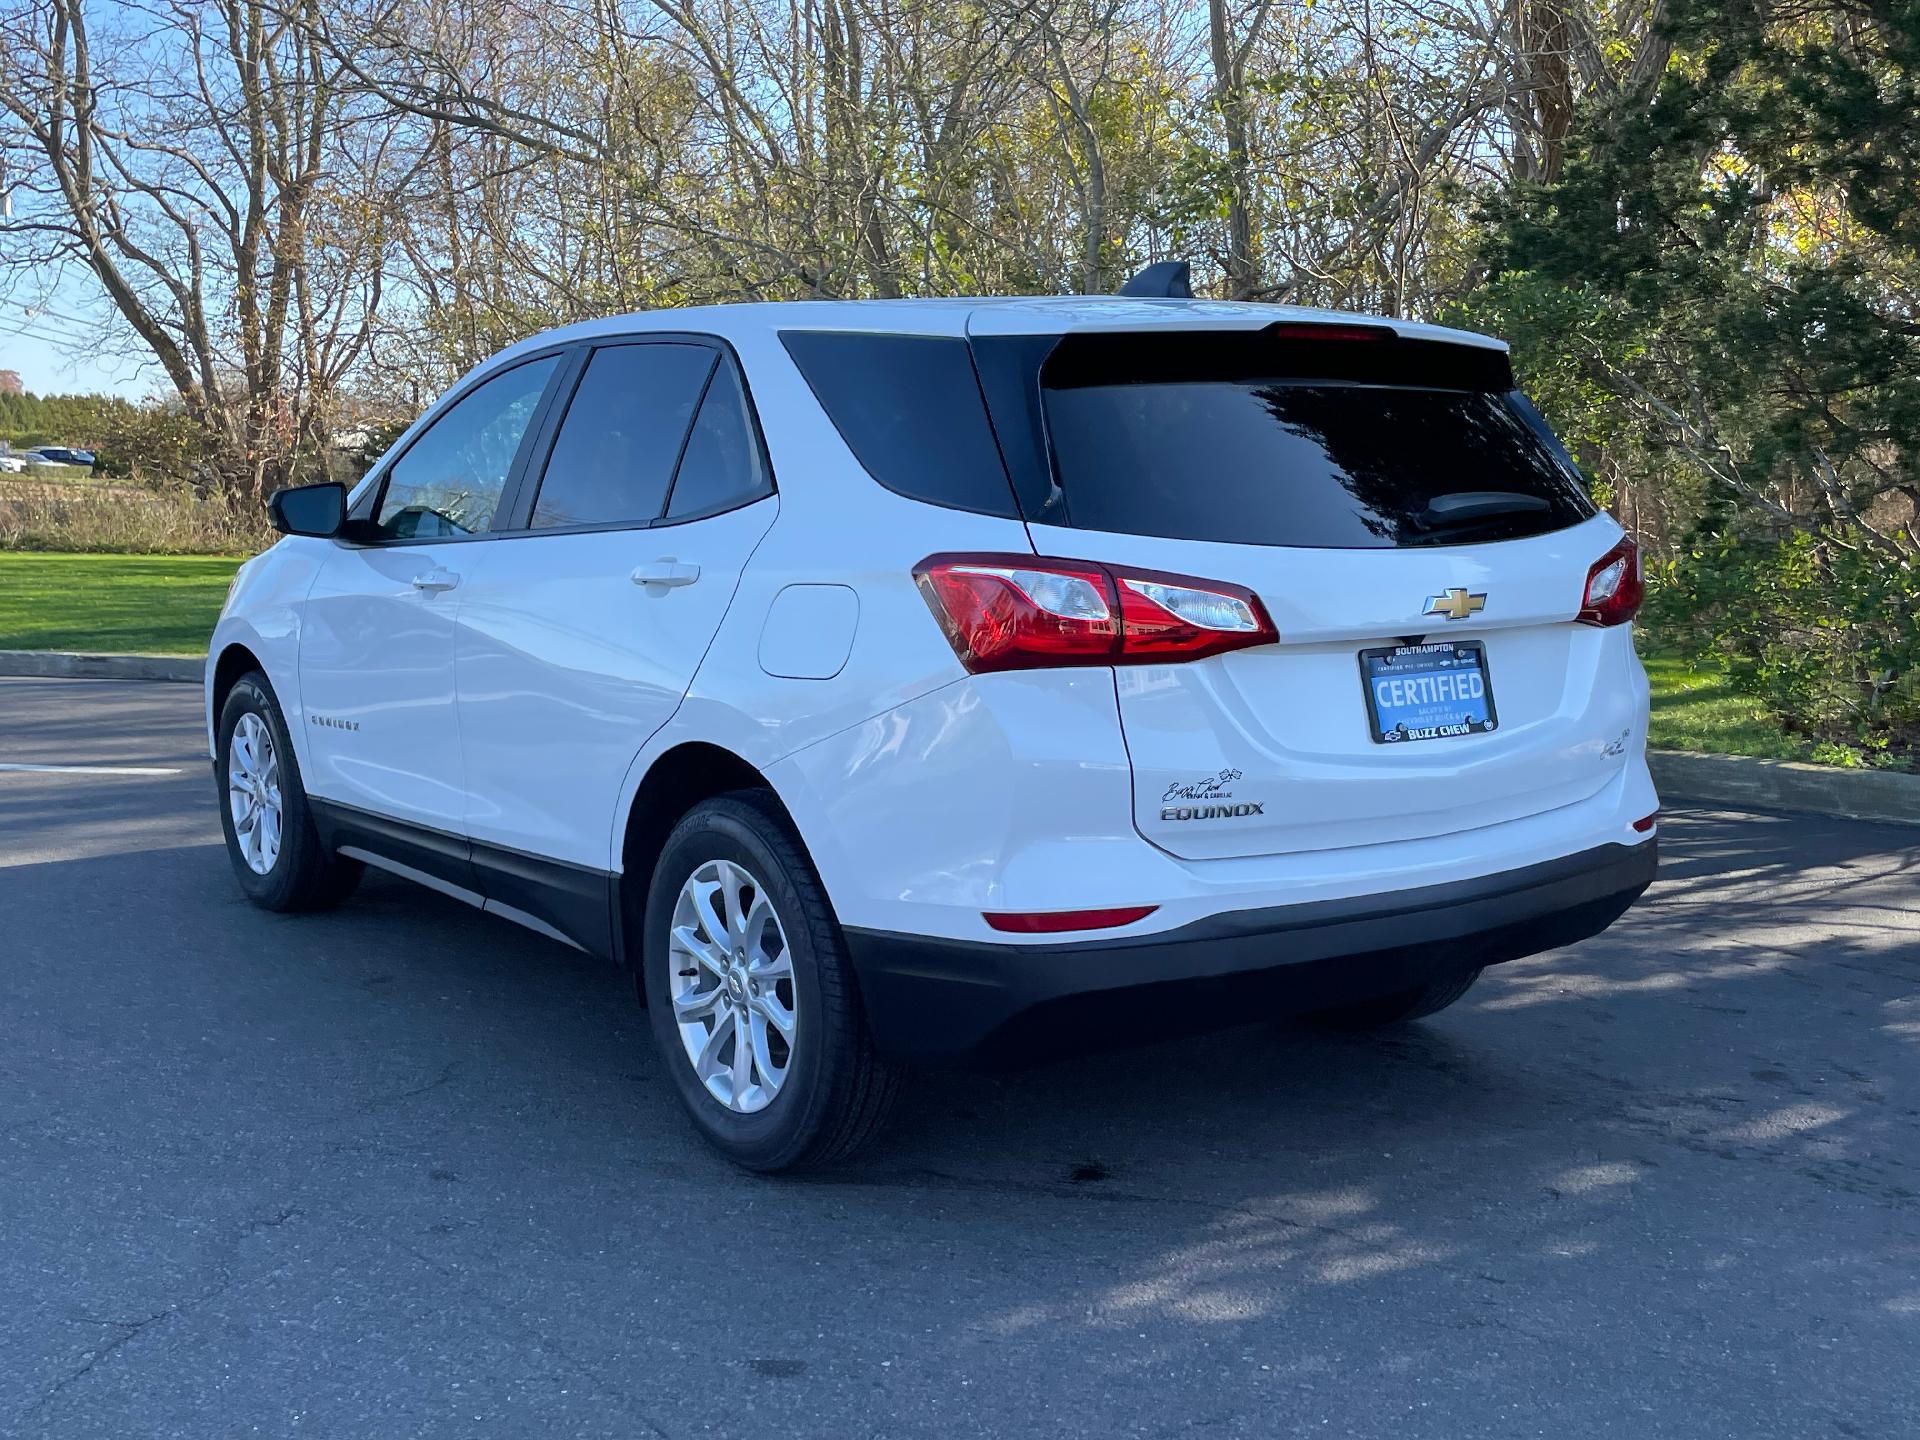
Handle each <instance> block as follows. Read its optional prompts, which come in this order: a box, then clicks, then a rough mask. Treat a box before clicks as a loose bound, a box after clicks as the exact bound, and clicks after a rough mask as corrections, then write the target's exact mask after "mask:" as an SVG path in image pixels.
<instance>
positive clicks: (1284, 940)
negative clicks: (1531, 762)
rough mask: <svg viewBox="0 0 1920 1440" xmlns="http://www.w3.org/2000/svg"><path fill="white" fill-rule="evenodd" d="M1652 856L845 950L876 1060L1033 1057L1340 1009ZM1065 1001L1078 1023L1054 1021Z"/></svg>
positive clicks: (1574, 860) (1527, 934)
mask: <svg viewBox="0 0 1920 1440" xmlns="http://www.w3.org/2000/svg"><path fill="white" fill-rule="evenodd" d="M1657 863H1658V841H1657V840H1646V841H1643V842H1641V843H1640V844H1637V845H1612V844H1609V845H1600V846H1596V847H1594V848H1593V849H1590V850H1584V851H1581V852H1579V853H1578V854H1575V855H1567V856H1562V857H1560V858H1559V859H1555V860H1548V861H1543V862H1541V863H1540V864H1537V865H1529V866H1525V867H1523V868H1521V869H1518V870H1508V871H1503V872H1501V873H1499V874H1496V875H1486V876H1479V877H1476V878H1474V879H1471V880H1460V881H1454V882H1450V883H1447V884H1443V885H1428V886H1422V887H1420V888H1418V889H1414V890H1398V891H1392V892H1389V893H1387V894H1382V895H1368V896H1358V897H1354V898H1352V899H1344V900H1324V901H1315V902H1311V903H1308V904H1302V905H1283V906H1276V907H1271V908H1265V909H1259V910H1241V911H1233V912H1229V913H1227V914H1222V915H1217V916H1212V917H1209V918H1208V919H1205V920H1201V921H1196V922H1194V923H1193V924H1191V925H1185V926H1182V927H1180V928H1179V929H1177V930H1171V931H1164V932H1161V933H1160V934H1156V935H1141V936H1121V937H1116V938H1109V939H1102V940H1092V941H1081V942H1078V943H1072V942H1069V943H1050V944H1036V945H997V944H991V943H986V942H975V941H966V940H946V939H936V938H930V937H927V936H917V935H901V934H895V933H891V932H886V931H876V930H861V929H857V928H850V929H849V930H848V931H847V944H848V946H849V948H850V950H851V952H852V956H853V962H854V968H855V970H856V972H857V973H858V976H859V981H860V987H861V993H862V997H863V999H864V1001H865V1003H866V1008H867V1015H868V1018H869V1020H870V1021H871V1023H872V1026H873V1031H874V1035H875V1039H876V1041H877V1043H878V1044H879V1045H880V1047H881V1048H882V1049H883V1050H884V1051H886V1052H887V1053H888V1054H890V1055H892V1056H894V1057H895V1058H899V1059H904V1060H909V1061H914V1062H918V1063H923V1064H972V1063H982V1062H985V1063H995V1062H1005V1061H1010V1060H1026V1059H1040V1058H1048V1057H1050V1056H1052V1055H1056V1054H1058V1053H1060V1052H1061V1050H1062V1049H1063V1048H1066V1049H1090V1048H1095V1047H1096V1046H1099V1045H1102V1044H1109V1043H1125V1042H1127V1041H1131V1040H1137V1039H1144V1038H1149V1037H1151V1036H1154V1035H1163V1034H1168V1033H1174V1032H1177V1031H1180V1030H1183V1029H1193V1028H1204V1025H1205V1021H1200V1022H1199V1023H1197V1024H1196V1023H1195V1021H1194V1019H1192V1018H1190V1017H1197V1016H1206V1015H1219V1016H1222V1017H1231V1016H1234V1015H1236V1014H1238V1015H1243V1016H1250V1015H1254V1014H1258V1013H1261V1011H1262V1010H1264V1011H1265V1012H1266V1013H1271V1014H1274V1015H1283V1014H1288V1013H1294V1014H1298V1013H1301V1012H1304V1011H1308V1010H1315V1009H1320V1008H1324V1007H1326V1006H1331V1005H1341V1004H1347V1003H1349V1002H1352V1001H1355V1000H1363V999H1368V998H1371V997H1374V996H1379V995H1386V994H1391V993H1392V992H1394V991H1396V990H1404V989H1409V988H1411V987H1413V986H1415V985H1418V984H1422V983H1425V982H1426V981H1428V980H1431V979H1434V978H1436V977H1438V976H1441V975H1447V974H1453V973H1457V972H1458V971H1461V970H1466V969H1472V968H1475V967H1478V966H1485V965H1497V964H1501V963H1503V962H1505V961H1509V960H1518V959H1521V958H1522V957H1524V956H1528V955H1536V954H1539V953H1540V952H1541V951H1543V950H1553V949H1557V948H1559V947H1560V946H1563V945H1571V944H1573V943H1574V942H1575V941H1578V940H1584V939H1586V938H1588V937H1589V936H1592V935H1597V934H1599V933H1600V932H1601V931H1602V930H1604V929H1606V928H1607V926H1609V925H1611V924H1612V923H1613V922H1614V921H1615V920H1616V919H1618V918H1619V917H1620V915H1621V914H1622V913H1624V912H1625V911H1626V909H1627V907H1628V906H1630V905H1631V904H1632V903H1633V902H1634V901H1635V900H1636V899H1638V898H1639V896H1640V894H1641V892H1642V891H1644V890H1645V889H1646V888H1647V886H1648V884H1650V883H1651V882H1652V880H1653V876H1654V871H1655V868H1656V866H1657ZM1249 1007H1255V1008H1252V1009H1249ZM1067 1009H1071V1010H1072V1011H1073V1012H1074V1015H1075V1017H1076V1018H1077V1019H1078V1020H1079V1021H1080V1022H1081V1023H1067V1024H1061V1023H1059V1022H1060V1021H1061V1020H1063V1019H1066V1018H1067V1017H1066V1016H1065V1015H1064V1014H1063V1013H1062V1012H1063V1011H1064V1010H1067ZM1063 1036H1073V1037H1077V1038H1075V1039H1074V1040H1072V1041H1064V1040H1063V1039H1062V1037H1063Z"/></svg>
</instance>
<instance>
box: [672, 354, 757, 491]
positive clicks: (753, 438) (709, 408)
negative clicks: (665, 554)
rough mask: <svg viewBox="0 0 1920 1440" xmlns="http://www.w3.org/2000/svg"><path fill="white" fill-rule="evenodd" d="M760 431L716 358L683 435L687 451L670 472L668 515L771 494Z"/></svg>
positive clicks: (733, 375) (736, 381) (728, 370)
mask: <svg viewBox="0 0 1920 1440" xmlns="http://www.w3.org/2000/svg"><path fill="white" fill-rule="evenodd" d="M772 491H773V486H772V485H771V484H770V483H769V482H768V479H767V463H766V458H765V457H764V456H763V455H762V454H761V453H760V436H759V434H758V432H756V431H755V429H754V427H753V416H752V414H751V413H750V412H749V411H748V409H747V393H746V391H745V390H744V389H742V388H741V385H740V375H739V372H738V371H736V370H735V369H734V368H733V366H731V365H729V364H728V363H727V362H726V361H724V360H723V361H721V362H720V365H719V368H718V369H716V370H715V371H714V372H713V379H712V380H711V381H710V382H709V383H708V385H707V396H706V399H704V400H702V401H701V402H700V414H699V415H698V417H696V418H695V420H694V422H693V434H692V435H690V436H688V437H687V448H686V453H685V454H683V455H682V456H681V457H680V469H679V471H678V472H677V473H676V474H675V475H674V477H673V497H672V499H670V500H669V501H668V502H667V518H668V519H669V520H687V519H692V518H693V517H694V516H697V515H712V514H715V513H717V512H719V511H721V510H731V509H732V508H734V507H735V506H736V505H744V504H746V503H747V502H748V501H750V500H758V499H759V498H760V497H761V496H762V495H767V494H771V493H772Z"/></svg>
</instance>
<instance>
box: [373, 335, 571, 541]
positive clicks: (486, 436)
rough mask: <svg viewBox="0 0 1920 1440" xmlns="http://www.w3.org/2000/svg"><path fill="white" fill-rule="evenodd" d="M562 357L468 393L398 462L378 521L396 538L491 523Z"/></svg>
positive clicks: (468, 531) (533, 363)
mask: <svg viewBox="0 0 1920 1440" xmlns="http://www.w3.org/2000/svg"><path fill="white" fill-rule="evenodd" d="M559 363H560V357H559V356H558V355H548V356H545V357H543V358H541V359H539V360H529V361H528V362H527V363H526V364H524V365H516V366H514V367H513V369H511V370H508V371H505V372H504V373H502V374H499V375H496V376H494V377H493V379H491V380H488V381H486V382H485V383H484V384H481V385H479V386H477V387H476V388H474V389H473V390H470V391H468V392H467V394H466V395H465V396H464V397H463V398H462V399H461V400H459V401H458V402H457V403H456V404H455V405H454V406H453V408H452V409H450V410H448V411H447V412H446V414H444V415H442V416H441V417H440V418H439V419H438V420H436V421H434V422H433V424H432V425H431V426H429V427H428V428H427V430H426V432H425V433H424V434H422V435H421V437H420V438H419V439H418V440H416V441H414V442H413V444H411V445H409V446H408V447H407V453H406V454H404V455H402V456H401V457H400V458H399V459H398V460H397V461H395V462H394V465H393V469H392V470H391V471H390V472H389V473H388V475H387V488H386V493H384V494H383V495H382V496H381V497H380V509H379V512H378V513H377V514H376V515H375V516H374V524H375V525H377V526H378V527H379V529H380V532H381V534H383V535H385V536H387V537H388V538H389V539H394V540H415V539H418V540H427V539H440V538H444V537H447V536H452V535H478V534H480V533H481V532H482V531H484V530H486V529H487V528H488V527H489V526H491V525H492V524H493V512H494V509H495V507H497V506H498V505H499V503H500V492H501V490H502V489H504V488H505V486H506V483H507V476H508V474H509V473H511V471H512V470H513V457H514V456H515V454H517V453H518V451H519V449H520V441H521V439H522V438H523V437H524V436H525V435H526V433H527V425H528V424H529V423H530V422H531V421H532V419H533V412H534V411H535V410H536V409H537V408H538V407H539V404H540V397H541V395H542V394H543V393H545V391H546V388H547V381H548V380H550V379H551V378H552V377H553V372H554V369H555V368H556V367H557V366H558V365H559Z"/></svg>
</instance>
